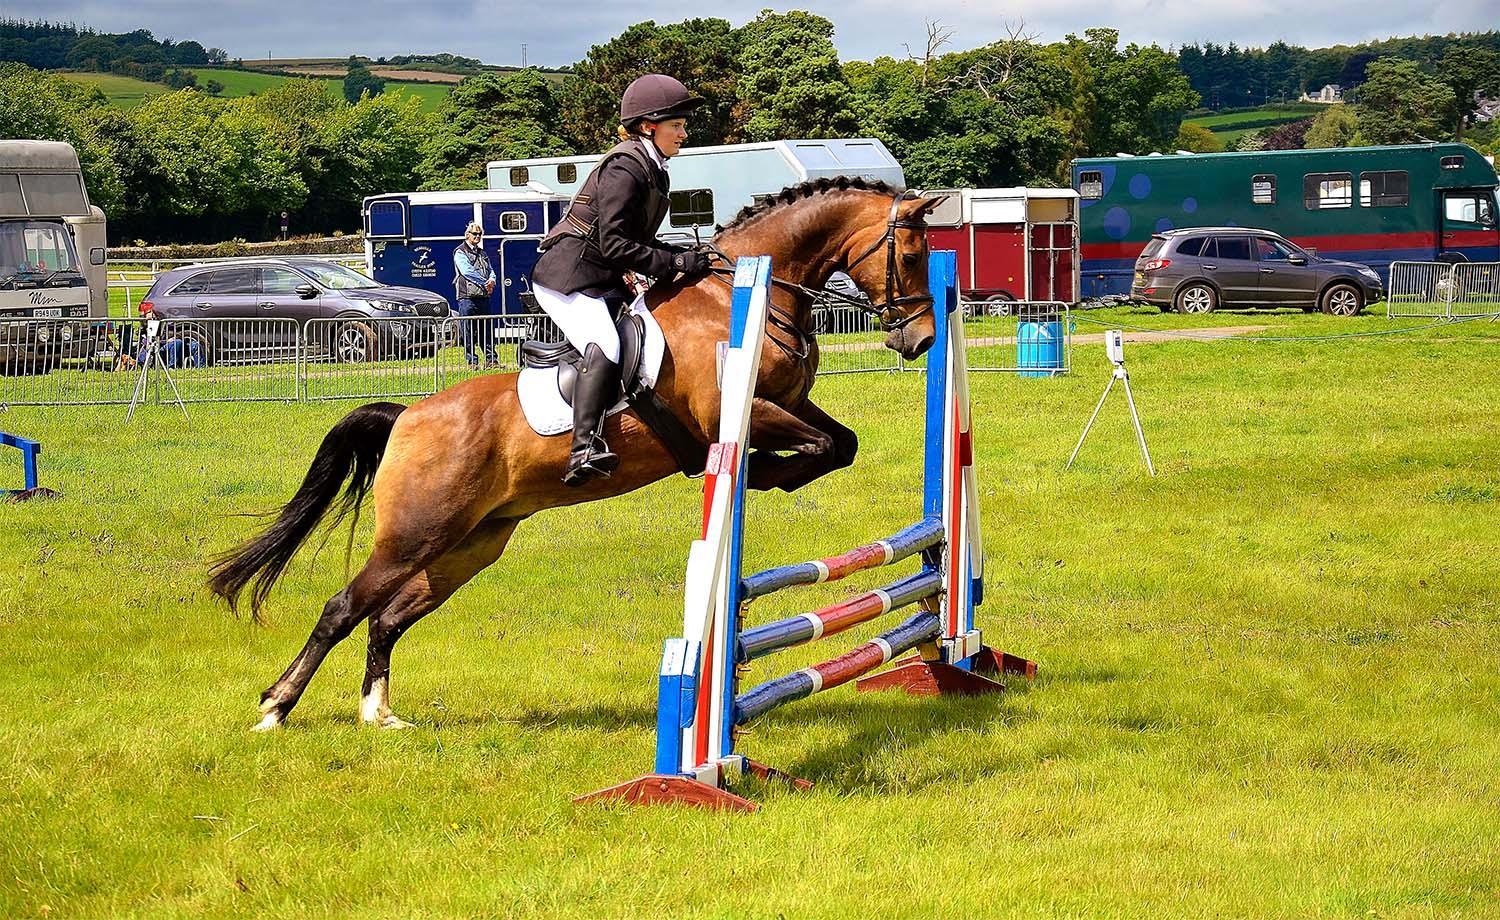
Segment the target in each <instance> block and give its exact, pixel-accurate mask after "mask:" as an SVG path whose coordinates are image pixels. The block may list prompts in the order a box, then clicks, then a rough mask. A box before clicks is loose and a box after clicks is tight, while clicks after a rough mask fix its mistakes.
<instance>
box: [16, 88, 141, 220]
mask: <svg viewBox="0 0 1500 920" xmlns="http://www.w3.org/2000/svg"><path fill="white" fill-rule="evenodd" d="M107 104H108V103H107V100H106V99H105V97H104V94H103V93H102V92H100V91H99V90H98V89H90V88H87V87H84V86H83V85H81V84H79V83H75V82H73V81H71V80H65V79H62V78H61V77H55V76H52V75H51V74H45V73H40V72H38V71H35V70H32V69H31V68H29V67H25V66H22V65H19V64H0V137H23V138H33V139H36V140H48V141H65V142H67V143H69V144H72V145H73V149H74V150H75V151H77V153H78V161H79V165H81V166H82V167H83V177H84V182H85V184H86V185H87V186H88V189H89V195H90V197H91V198H92V199H93V200H94V202H95V203H97V204H99V205H100V206H101V207H112V206H113V205H114V204H116V203H117V202H118V201H120V199H121V197H122V196H123V193H124V189H123V187H122V185H121V181H120V174H119V170H118V169H117V168H116V166H115V163H114V159H113V158H112V156H111V150H110V147H109V145H108V143H106V142H105V141H104V140H103V139H101V138H100V136H99V132H98V130H97V127H96V123H95V113H96V112H98V111H99V110H101V109H105V108H106V107H107Z"/></svg>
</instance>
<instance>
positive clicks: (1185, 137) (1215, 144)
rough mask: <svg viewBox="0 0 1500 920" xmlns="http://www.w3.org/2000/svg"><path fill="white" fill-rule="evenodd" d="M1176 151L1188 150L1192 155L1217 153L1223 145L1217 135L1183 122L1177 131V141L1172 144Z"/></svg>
mask: <svg viewBox="0 0 1500 920" xmlns="http://www.w3.org/2000/svg"><path fill="white" fill-rule="evenodd" d="M1173 146H1174V147H1175V149H1177V150H1188V151H1191V152H1193V153H1218V152H1219V151H1221V150H1223V149H1224V144H1223V143H1222V142H1221V141H1220V140H1219V137H1218V135H1216V134H1214V133H1213V132H1212V131H1210V130H1208V129H1207V128H1205V127H1203V126H1202V125H1195V124H1192V123H1190V122H1186V121H1185V122H1183V123H1182V127H1181V128H1178V129H1177V140H1176V141H1174V142H1173Z"/></svg>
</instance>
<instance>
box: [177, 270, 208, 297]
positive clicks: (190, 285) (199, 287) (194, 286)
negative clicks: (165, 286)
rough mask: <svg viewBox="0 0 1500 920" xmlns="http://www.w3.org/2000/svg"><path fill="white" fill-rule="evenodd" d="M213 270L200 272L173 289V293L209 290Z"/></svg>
mask: <svg viewBox="0 0 1500 920" xmlns="http://www.w3.org/2000/svg"><path fill="white" fill-rule="evenodd" d="M212 275H213V272H199V273H198V274H196V275H193V276H192V277H191V278H188V279H187V280H186V281H184V282H182V283H181V284H179V285H177V286H176V287H175V288H173V289H172V293H173V294H203V293H205V292H207V291H208V279H209V278H210V277H211V276H212Z"/></svg>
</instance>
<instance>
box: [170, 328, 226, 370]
mask: <svg viewBox="0 0 1500 920" xmlns="http://www.w3.org/2000/svg"><path fill="white" fill-rule="evenodd" d="M178 335H180V336H181V337H182V341H183V345H184V348H185V350H184V352H183V355H182V360H183V361H188V362H191V360H192V355H193V352H195V351H196V352H197V353H198V363H199V364H200V365H202V366H203V367H208V366H209V365H211V364H213V363H214V358H215V357H216V355H215V354H214V352H216V351H218V346H217V343H216V342H214V336H213V333H212V332H209V331H208V330H207V329H204V328H203V327H202V326H189V327H187V328H186V329H183V330H182V331H181V332H179V333H178ZM189 366H191V364H189Z"/></svg>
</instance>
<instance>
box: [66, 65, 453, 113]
mask: <svg viewBox="0 0 1500 920" xmlns="http://www.w3.org/2000/svg"><path fill="white" fill-rule="evenodd" d="M193 72H194V73H195V74H197V75H198V85H199V86H203V85H205V84H207V83H208V81H209V80H218V81H219V82H220V83H222V84H224V92H223V93H222V95H223V97H224V98H226V99H233V98H236V97H239V96H249V95H252V94H258V93H263V92H266V91H267V90H271V89H274V88H276V87H277V86H280V85H281V84H283V83H285V82H287V81H288V80H291V79H293V78H292V77H283V76H279V75H277V74H269V73H257V72H255V71H252V70H219V69H216V68H212V69H211V68H196V69H194V70H193ZM65 76H66V77H67V78H68V79H70V80H77V81H79V82H83V83H87V84H89V85H90V86H97V87H99V88H100V89H101V90H103V91H104V95H105V96H107V97H108V98H109V101H110V103H111V104H113V105H116V106H119V107H120V108H134V107H135V106H137V105H140V104H141V103H142V102H143V101H145V100H146V99H147V98H149V97H150V96H155V95H158V94H160V93H166V92H171V90H170V89H168V88H167V87H166V86H164V85H162V84H160V83H148V82H146V81H145V80H137V79H135V78H133V77H122V76H119V75H118V74H107V73H68V74H65ZM319 82H321V83H325V84H327V85H328V87H329V88H330V89H331V90H332V91H333V92H334V93H335V94H342V93H343V81H342V80H337V79H326V80H320V81H319ZM451 88H452V87H449V86H443V85H440V84H436V83H398V82H395V81H387V83H386V92H388V93H403V94H406V95H410V96H415V97H416V98H417V99H420V100H421V101H422V109H423V111H427V112H435V111H437V109H438V107H439V106H440V105H442V103H443V100H444V99H446V98H447V96H448V90H449V89H451Z"/></svg>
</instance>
